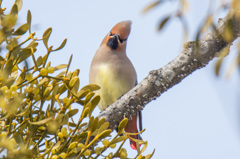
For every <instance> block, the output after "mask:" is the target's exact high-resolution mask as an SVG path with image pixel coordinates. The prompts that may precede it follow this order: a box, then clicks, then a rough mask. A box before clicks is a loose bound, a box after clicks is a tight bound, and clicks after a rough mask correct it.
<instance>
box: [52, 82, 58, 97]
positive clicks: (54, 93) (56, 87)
mask: <svg viewBox="0 0 240 159" xmlns="http://www.w3.org/2000/svg"><path fill="white" fill-rule="evenodd" d="M58 90H59V86H58V85H55V86H54V88H53V90H52V96H55V95H57V94H58Z"/></svg>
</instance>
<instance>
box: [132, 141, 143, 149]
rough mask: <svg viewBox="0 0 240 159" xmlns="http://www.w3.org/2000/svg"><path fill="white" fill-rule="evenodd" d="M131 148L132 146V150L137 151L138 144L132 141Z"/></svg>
mask: <svg viewBox="0 0 240 159" xmlns="http://www.w3.org/2000/svg"><path fill="white" fill-rule="evenodd" d="M130 146H131V148H132V149H134V150H137V143H136V142H134V141H132V140H130ZM140 146H141V145H139V147H140Z"/></svg>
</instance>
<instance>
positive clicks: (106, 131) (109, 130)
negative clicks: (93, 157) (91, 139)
mask: <svg viewBox="0 0 240 159" xmlns="http://www.w3.org/2000/svg"><path fill="white" fill-rule="evenodd" d="M111 132H112V130H111V129H108V130H105V131H103V132H102V133H101V134H100V135H97V138H99V139H103V138H106V137H107V136H109V135H110V134H111Z"/></svg>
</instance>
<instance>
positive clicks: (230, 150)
mask: <svg viewBox="0 0 240 159" xmlns="http://www.w3.org/2000/svg"><path fill="white" fill-rule="evenodd" d="M10 2H11V3H10ZM13 2H14V0H5V1H4V4H3V7H4V6H10V5H11V4H12V3H13ZM149 2H151V1H147V0H132V1H129V0H122V1H112V0H88V1H82V0H78V1H77V0H72V1H65V0H51V1H48V0H41V1H40V0H39V1H36V0H34V1H30V0H25V1H24V5H23V9H22V10H21V12H20V14H19V16H20V20H19V24H23V23H25V22H26V15H27V10H31V12H32V18H33V20H32V25H33V31H36V33H37V34H36V36H37V37H39V38H41V37H42V33H43V32H44V31H45V30H46V29H47V28H48V27H52V28H53V32H52V35H51V38H50V43H52V44H53V45H54V46H55V47H57V46H59V45H60V43H61V42H62V40H63V39H65V38H68V42H67V45H66V47H65V48H64V49H62V50H61V51H59V52H54V53H53V54H52V55H51V56H50V58H49V60H51V61H52V65H58V64H62V63H67V62H68V59H69V57H70V55H71V54H73V60H72V65H71V71H74V70H75V69H77V68H78V69H80V80H81V87H83V86H84V85H86V84H88V72H89V67H90V63H91V60H92V57H93V56H94V54H95V51H96V50H97V48H98V47H99V45H100V43H101V41H102V39H103V38H104V36H105V35H106V34H107V33H108V32H109V31H110V29H111V28H112V26H114V25H115V24H116V23H118V22H119V21H122V20H132V31H131V34H130V37H129V39H128V46H127V54H128V56H129V58H130V59H131V61H132V63H133V64H134V66H135V68H136V71H137V74H138V81H141V80H142V79H143V78H144V77H145V76H147V74H148V72H149V71H151V70H154V69H158V68H160V67H162V66H164V65H165V64H167V63H168V62H170V61H171V60H172V59H174V58H175V57H176V56H177V55H178V54H179V53H180V52H181V50H182V47H183V42H182V35H183V33H182V26H181V24H180V23H179V21H178V20H173V21H171V22H170V23H169V25H168V26H167V27H166V28H165V29H164V30H163V32H161V33H159V32H157V31H156V28H157V25H158V23H159V20H160V18H161V17H162V16H166V15H168V14H169V13H171V11H173V10H174V9H175V8H176V3H166V5H164V6H161V7H158V8H156V9H154V10H152V11H150V12H149V13H147V14H146V15H143V14H141V11H142V9H143V8H144V7H145V6H146V5H147V4H149ZM214 2H216V3H217V2H218V1H217V0H215V1H214ZM208 3H209V1H207V0H203V1H194V0H189V10H188V12H187V13H188V16H187V20H188V22H189V32H190V36H189V38H188V41H191V40H194V35H196V32H197V29H198V25H199V24H201V22H202V21H203V17H204V16H205V15H206V11H207V5H208ZM7 9H8V10H10V8H7ZM221 16H223V14H222V15H221ZM45 52H46V50H45V49H44V46H43V45H40V46H39V48H38V52H37V54H39V55H43V54H45ZM234 54H235V52H234V50H233V53H232V56H231V57H228V60H227V61H228V63H229V61H231V59H233V58H234ZM214 63H215V62H214V61H212V62H210V64H209V65H208V66H207V67H205V68H203V69H201V70H197V71H196V72H194V73H193V74H192V75H189V76H188V77H187V78H185V79H184V80H183V81H182V82H181V83H180V84H178V85H176V86H174V87H173V88H171V89H170V90H168V91H167V92H165V93H164V94H162V96H161V97H160V98H158V99H157V100H156V101H153V102H151V103H150V104H149V105H147V106H146V107H145V108H144V110H143V127H144V128H145V129H146V131H145V132H144V133H143V134H142V137H143V139H144V140H148V148H147V150H146V152H145V154H147V153H151V152H152V151H153V149H154V148H155V149H156V151H155V155H154V157H153V158H154V159H159V158H160V159H176V158H178V159H192V158H194V159H203V158H204V159H212V158H218V159H226V158H231V159H239V158H240V154H239V150H240V138H239V133H240V131H239V127H237V125H238V124H239V114H238V113H236V112H237V110H238V109H237V106H239V101H237V99H238V96H237V95H239V84H238V83H237V79H239V78H237V75H234V76H233V77H232V78H230V79H227V80H226V79H223V77H220V78H216V77H215V76H214ZM222 73H223V72H222ZM235 74H236V72H235ZM237 88H238V89H237ZM94 113H95V115H97V114H98V113H99V111H98V110H96V111H95V112H94ZM126 148H127V149H128V153H129V155H130V156H134V155H135V154H136V152H135V151H134V150H131V149H130V147H129V145H128V143H127V144H126Z"/></svg>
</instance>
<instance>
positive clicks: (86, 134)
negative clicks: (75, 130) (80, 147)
mask: <svg viewBox="0 0 240 159" xmlns="http://www.w3.org/2000/svg"><path fill="white" fill-rule="evenodd" d="M87 136H88V133H87V132H85V131H84V132H82V133H80V135H79V136H78V137H79V138H83V139H84V138H86V137H87Z"/></svg>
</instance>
